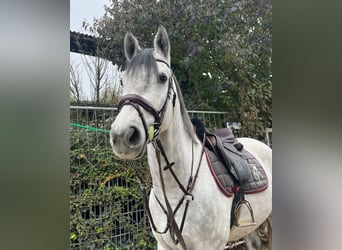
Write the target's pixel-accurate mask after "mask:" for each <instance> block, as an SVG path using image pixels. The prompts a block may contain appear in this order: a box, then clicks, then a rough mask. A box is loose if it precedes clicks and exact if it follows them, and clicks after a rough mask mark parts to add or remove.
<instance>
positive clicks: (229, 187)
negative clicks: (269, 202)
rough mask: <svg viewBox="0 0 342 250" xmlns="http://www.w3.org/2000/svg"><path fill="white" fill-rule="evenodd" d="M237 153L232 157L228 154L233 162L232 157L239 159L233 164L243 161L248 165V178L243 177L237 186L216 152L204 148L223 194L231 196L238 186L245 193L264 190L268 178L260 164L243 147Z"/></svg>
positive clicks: (212, 172)
mask: <svg viewBox="0 0 342 250" xmlns="http://www.w3.org/2000/svg"><path fill="white" fill-rule="evenodd" d="M233 154H234V153H233ZM239 154H241V155H236V154H235V156H234V157H232V155H230V154H229V157H230V160H231V162H233V163H234V159H233V158H235V160H237V161H239V163H234V164H241V162H243V161H244V162H245V163H243V164H247V165H248V174H247V176H248V178H247V179H245V181H244V182H243V183H241V184H240V186H237V182H236V179H235V177H234V176H233V174H232V173H231V172H230V171H229V170H228V169H227V168H226V166H225V165H224V164H223V163H222V161H221V160H220V159H218V158H217V156H216V154H215V153H214V152H213V151H211V150H210V149H208V148H205V155H206V158H207V162H208V165H209V169H210V171H211V174H212V175H213V177H214V179H215V181H216V184H217V186H218V188H219V189H220V190H221V192H222V193H223V194H224V195H226V196H228V197H231V196H232V195H233V193H234V192H236V191H237V190H238V188H241V189H242V190H243V192H244V193H245V194H252V193H258V192H262V191H264V190H265V189H266V188H267V187H268V179H267V176H266V173H265V171H264V169H263V168H262V166H261V164H260V163H259V162H258V160H257V159H256V158H255V157H254V156H253V155H252V154H251V153H249V152H248V151H247V150H245V149H243V150H242V151H241V152H239ZM236 156H238V157H239V158H240V159H238V158H237V157H236ZM245 167H246V166H245ZM245 175H246V174H245ZM235 176H236V175H235Z"/></svg>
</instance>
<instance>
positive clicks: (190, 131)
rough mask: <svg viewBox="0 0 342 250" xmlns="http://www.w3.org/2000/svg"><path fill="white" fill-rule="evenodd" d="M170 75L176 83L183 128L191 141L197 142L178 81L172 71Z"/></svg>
mask: <svg viewBox="0 0 342 250" xmlns="http://www.w3.org/2000/svg"><path fill="white" fill-rule="evenodd" d="M172 75H173V80H174V81H175V85H176V91H177V94H178V101H179V104H180V110H181V115H182V118H183V122H184V128H185V130H186V132H187V133H188V135H189V136H190V138H191V139H192V141H193V142H195V143H197V140H196V135H195V132H194V128H193V125H192V122H191V120H190V117H189V114H188V111H187V109H186V106H185V103H184V98H183V95H182V91H181V89H180V86H179V83H178V81H177V79H176V77H175V75H174V74H173V73H172Z"/></svg>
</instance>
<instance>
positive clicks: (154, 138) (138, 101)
mask: <svg viewBox="0 0 342 250" xmlns="http://www.w3.org/2000/svg"><path fill="white" fill-rule="evenodd" d="M156 61H157V62H161V63H164V64H166V65H167V66H168V68H169V69H170V70H171V68H170V66H169V64H168V63H167V62H165V61H163V60H160V59H156ZM171 95H172V105H173V108H174V107H175V103H176V97H177V96H176V92H175V91H174V89H173V73H172V74H171V77H170V78H169V81H168V92H167V97H166V99H165V101H164V103H163V105H162V107H161V109H160V110H159V111H157V110H156V109H155V108H154V107H153V106H152V104H151V103H150V102H149V101H148V100H146V99H145V98H144V97H142V96H140V95H137V94H127V95H125V96H123V97H122V99H121V100H120V102H119V104H118V109H119V111H120V110H121V109H122V107H123V106H125V105H131V106H132V107H134V108H135V110H136V111H137V112H138V114H139V117H140V119H141V121H142V124H143V126H144V130H145V138H146V140H145V145H144V146H146V144H147V143H152V145H153V147H154V149H155V153H156V158H157V161H158V166H159V177H160V181H161V184H162V191H163V196H164V202H165V206H166V207H165V206H164V205H163V204H162V202H161V201H160V199H159V198H158V197H157V196H156V195H154V196H155V199H156V200H157V202H158V204H159V206H160V207H161V209H162V210H163V212H164V213H165V215H166V217H167V225H166V228H165V229H164V230H162V231H159V230H158V229H157V227H156V225H155V223H154V220H153V218H152V214H151V211H150V207H149V204H148V198H147V192H146V186H145V185H143V183H144V180H143V178H142V176H141V175H140V173H139V171H137V170H136V168H134V166H133V164H132V163H131V164H132V166H133V168H134V169H135V172H136V174H137V176H138V178H139V180H140V182H141V183H142V189H143V191H144V192H143V200H144V206H145V210H146V212H147V216H148V218H149V220H150V223H151V226H152V229H153V230H154V231H155V232H156V233H158V234H165V233H166V232H167V231H168V230H169V231H170V236H171V239H172V240H173V242H174V243H175V244H178V243H180V244H181V245H182V247H183V249H184V250H187V247H186V244H185V241H184V238H183V236H182V231H183V227H184V223H185V219H186V215H187V211H188V206H189V203H190V201H192V200H193V199H194V197H193V195H192V191H193V189H194V187H195V183H196V180H197V176H198V173H199V168H200V165H201V162H202V158H203V152H204V146H202V147H203V150H202V153H201V158H200V161H199V163H198V166H197V169H196V172H195V173H194V172H193V170H194V169H193V165H194V163H193V160H194V150H193V144H192V163H191V174H190V177H189V179H188V183H187V186H186V187H185V186H184V185H183V184H182V183H181V182H180V181H179V179H178V177H177V176H176V174H175V172H174V171H173V169H172V167H173V166H174V165H175V162H170V161H169V159H168V157H167V155H166V153H165V150H164V147H163V145H162V144H161V142H160V140H159V138H158V136H159V133H160V127H161V125H162V122H163V119H164V116H165V112H166V108H167V104H168V100H170V99H171ZM141 108H143V109H145V110H146V111H147V112H148V113H150V114H151V115H152V116H153V117H154V123H153V125H151V126H150V127H148V126H147V123H146V119H145V117H144V114H143V112H142V111H141ZM161 157H163V159H164V161H165V163H166V166H165V167H163V168H162V166H161ZM163 170H164V171H165V170H169V171H170V173H171V175H172V176H173V178H174V179H175V181H176V182H177V184H178V186H179V188H180V189H181V190H182V192H183V194H184V195H183V197H182V198H181V199H180V200H179V202H178V204H177V206H176V208H175V209H174V210H172V208H171V205H170V202H169V200H168V198H167V195H166V190H165V183H164V177H163V174H162V172H163ZM184 201H185V208H184V212H183V216H182V221H181V225H180V226H178V224H177V222H176V220H175V215H176V213H177V211H178V209H179V208H180V206H181V205H182V204H183V202H184Z"/></svg>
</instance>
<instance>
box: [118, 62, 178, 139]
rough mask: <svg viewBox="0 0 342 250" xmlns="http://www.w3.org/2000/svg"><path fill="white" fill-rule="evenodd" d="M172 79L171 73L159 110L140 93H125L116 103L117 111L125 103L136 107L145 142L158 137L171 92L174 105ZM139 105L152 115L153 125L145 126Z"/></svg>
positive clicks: (174, 97) (174, 95) (174, 96)
mask: <svg viewBox="0 0 342 250" xmlns="http://www.w3.org/2000/svg"><path fill="white" fill-rule="evenodd" d="M156 61H157V62H161V63H164V64H166V66H167V67H168V68H170V66H169V64H168V63H167V62H165V61H163V60H160V59H156ZM172 79H173V74H171V77H169V81H168V90H167V97H166V98H165V101H164V103H163V106H162V107H161V109H160V110H159V111H157V110H156V109H155V108H154V107H153V105H152V104H151V103H150V102H149V101H148V100H146V99H145V98H144V97H142V96H140V95H136V94H127V95H125V96H123V97H122V98H121V100H120V102H119V104H118V109H119V111H120V110H121V109H122V107H123V106H125V105H131V106H133V107H134V108H135V109H136V111H137V112H138V114H139V116H140V119H141V121H142V123H143V126H144V130H145V138H146V143H148V142H152V141H154V140H156V139H157V138H158V135H159V132H160V126H161V124H162V122H163V119H164V116H165V112H166V107H167V103H168V100H169V99H170V98H171V94H172V93H173V96H172V104H173V107H175V104H176V97H177V96H176V93H175V91H174V89H173V81H172ZM140 107H141V108H143V109H145V110H146V111H147V112H148V113H150V114H151V115H152V116H153V117H154V122H153V127H152V126H150V127H147V124H146V119H145V117H144V115H143V113H142V111H141V109H140ZM146 143H145V144H146Z"/></svg>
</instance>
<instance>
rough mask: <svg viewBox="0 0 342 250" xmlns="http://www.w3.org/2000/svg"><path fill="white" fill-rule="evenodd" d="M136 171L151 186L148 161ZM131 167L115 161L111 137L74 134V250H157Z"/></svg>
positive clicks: (78, 131)
mask: <svg viewBox="0 0 342 250" xmlns="http://www.w3.org/2000/svg"><path fill="white" fill-rule="evenodd" d="M134 167H136V168H138V171H139V172H140V173H142V174H143V176H144V177H146V182H147V186H148V187H150V186H151V180H150V178H149V170H148V167H147V162H146V159H142V160H141V161H138V162H135V163H134ZM141 197H142V195H141V191H140V183H139V180H138V179H137V178H136V175H135V171H134V169H132V166H131V164H129V163H128V162H125V161H119V160H116V159H115V158H114V155H113V153H112V150H111V147H110V146H109V136H108V134H106V133H97V132H93V131H91V132H90V131H87V130H84V129H76V128H71V131H70V248H71V249H155V246H156V243H155V240H154V238H153V236H152V233H151V230H150V226H149V224H148V219H147V217H146V216H144V211H143V202H142V199H141Z"/></svg>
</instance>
